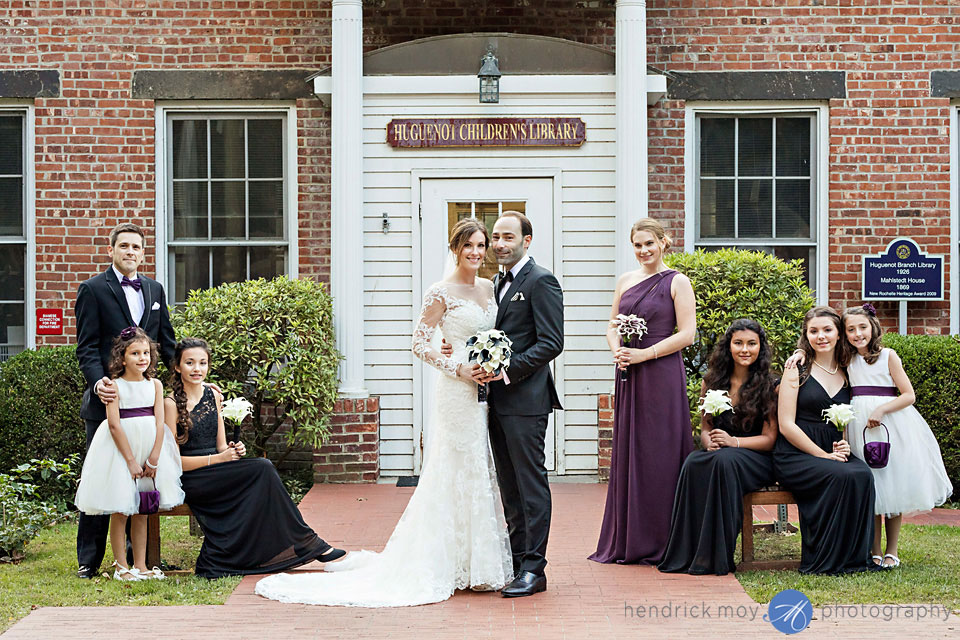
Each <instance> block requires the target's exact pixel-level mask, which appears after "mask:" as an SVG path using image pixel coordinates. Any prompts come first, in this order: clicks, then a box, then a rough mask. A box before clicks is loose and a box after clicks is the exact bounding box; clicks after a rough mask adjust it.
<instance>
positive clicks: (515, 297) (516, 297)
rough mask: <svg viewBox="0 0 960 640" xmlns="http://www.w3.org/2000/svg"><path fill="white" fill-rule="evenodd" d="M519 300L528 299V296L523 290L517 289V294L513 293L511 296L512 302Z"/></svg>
mask: <svg viewBox="0 0 960 640" xmlns="http://www.w3.org/2000/svg"><path fill="white" fill-rule="evenodd" d="M517 300H526V298H524V297H523V292H522V291H517V292H516V293H515V294H513V297H512V298H510V302H516V301H517Z"/></svg>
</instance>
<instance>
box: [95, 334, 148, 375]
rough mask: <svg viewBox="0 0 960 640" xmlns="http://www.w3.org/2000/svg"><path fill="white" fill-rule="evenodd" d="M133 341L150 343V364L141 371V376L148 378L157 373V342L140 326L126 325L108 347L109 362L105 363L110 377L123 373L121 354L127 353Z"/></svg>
mask: <svg viewBox="0 0 960 640" xmlns="http://www.w3.org/2000/svg"><path fill="white" fill-rule="evenodd" d="M134 342H146V343H147V344H148V345H150V366H149V367H147V370H146V371H144V372H143V377H144V378H146V379H147V380H149V379H150V378H152V377H153V376H155V375H157V343H155V342H154V341H153V340H151V339H150V336H148V335H147V332H146V331H144V330H143V329H141V328H140V327H127V328H126V329H124V330H123V331H121V332H120V335H118V336H117V337H116V338H114V339H113V346H112V347H111V348H110V363H109V364H108V365H107V375H109V376H110V377H111V378H119V377H120V376H122V375H123V371H124V366H123V356H124V355H125V354H126V353H127V347H129V346H130V345H132V344H133V343H134Z"/></svg>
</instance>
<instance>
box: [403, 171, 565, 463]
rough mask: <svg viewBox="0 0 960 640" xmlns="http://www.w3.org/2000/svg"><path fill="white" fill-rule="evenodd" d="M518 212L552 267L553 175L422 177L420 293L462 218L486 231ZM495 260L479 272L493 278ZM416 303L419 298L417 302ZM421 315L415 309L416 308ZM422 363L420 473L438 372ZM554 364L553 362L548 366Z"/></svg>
mask: <svg viewBox="0 0 960 640" xmlns="http://www.w3.org/2000/svg"><path fill="white" fill-rule="evenodd" d="M510 210H513V211H520V212H521V213H523V214H524V215H526V216H527V217H528V218H530V222H531V223H532V224H533V242H532V243H531V244H530V249H529V251H528V253H529V255H530V256H531V257H533V259H534V260H536V262H537V264H540V265H543V266H544V267H546V268H547V269H550V270H551V271H553V270H554V267H553V233H554V229H553V226H554V224H553V219H554V211H553V179H552V178H493V179H487V178H483V179H480V178H456V179H448V178H429V179H428V178H424V179H421V180H420V218H421V220H420V264H421V272H420V273H421V275H420V279H421V283H420V284H421V288H420V290H421V291H426V290H427V288H428V287H429V286H430V285H431V284H433V283H434V282H436V281H438V280H440V279H442V278H443V270H444V266H445V264H446V256H447V242H448V239H449V231H450V228H451V227H452V226H453V225H454V224H456V223H457V221H459V220H461V219H463V218H471V217H472V218H479V219H481V220H483V222H484V224H485V225H486V227H487V229H488V230H490V231H492V230H493V223H494V222H496V220H497V218H498V217H499V216H500V214H501V213H502V212H504V211H510ZM496 271H497V262H496V259H495V258H494V256H493V252H492V251H490V252H488V253H487V260H486V261H485V263H484V265H483V267H482V268H481V270H480V275H481V276H484V277H487V278H493V275H494V274H495V273H496ZM419 302H420V301H417V303H416V304H417V305H419ZM417 314H419V309H418V310H417ZM416 366H418V367H420V369H421V375H420V388H419V389H415V390H414V393H415V396H414V397H415V400H414V402H417V399H419V402H420V415H421V420H420V421H419V422H420V424H418V425H414V447H413V451H414V453H413V466H414V473H415V474H419V473H420V465H421V464H422V461H423V452H424V451H425V449H426V447H425V444H426V441H427V439H428V438H429V437H430V420H431V419H432V407H433V397H434V390H435V387H436V381H437V376H438V375H439V373H438V372H437V371H436V369H434V368H433V367H431V366H429V365H425V364H423V363H422V362H421V361H420V360H417V361H416ZM551 366H552V365H551ZM554 425H555V420H554V416H553V415H551V416H550V421H549V423H548V425H547V437H546V459H547V470H548V471H553V470H554V469H555V468H556V446H555V441H556V434H555V431H556V428H555V426H554Z"/></svg>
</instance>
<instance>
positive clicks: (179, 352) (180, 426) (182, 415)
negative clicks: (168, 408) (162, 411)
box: [170, 338, 210, 444]
mask: <svg viewBox="0 0 960 640" xmlns="http://www.w3.org/2000/svg"><path fill="white" fill-rule="evenodd" d="M198 348H199V349H203V350H204V351H206V352H207V359H208V360H209V358H210V347H209V346H208V345H207V342H206V341H205V340H201V339H200V338H184V339H183V340H181V341H180V342H178V343H177V346H176V347H175V348H174V350H173V366H172V367H171V371H170V389H172V390H173V402H174V404H176V405H177V444H185V443H186V441H187V440H188V439H189V438H190V427H192V426H193V420H191V419H190V412H189V411H187V392H186V391H184V390H183V378H181V377H180V373H179V372H178V371H177V367H179V366H180V359H181V358H182V357H183V352H184V351H186V350H187V349H198Z"/></svg>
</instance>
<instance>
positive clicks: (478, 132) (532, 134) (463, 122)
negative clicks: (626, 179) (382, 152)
mask: <svg viewBox="0 0 960 640" xmlns="http://www.w3.org/2000/svg"><path fill="white" fill-rule="evenodd" d="M586 139H587V125H585V124H584V122H583V120H581V119H580V118H428V119H419V120H411V119H404V120H391V121H390V123H389V124H387V144H389V145H390V146H391V147H403V148H414V149H424V148H429V147H579V146H580V145H582V144H583V143H584V141H585V140H586Z"/></svg>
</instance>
